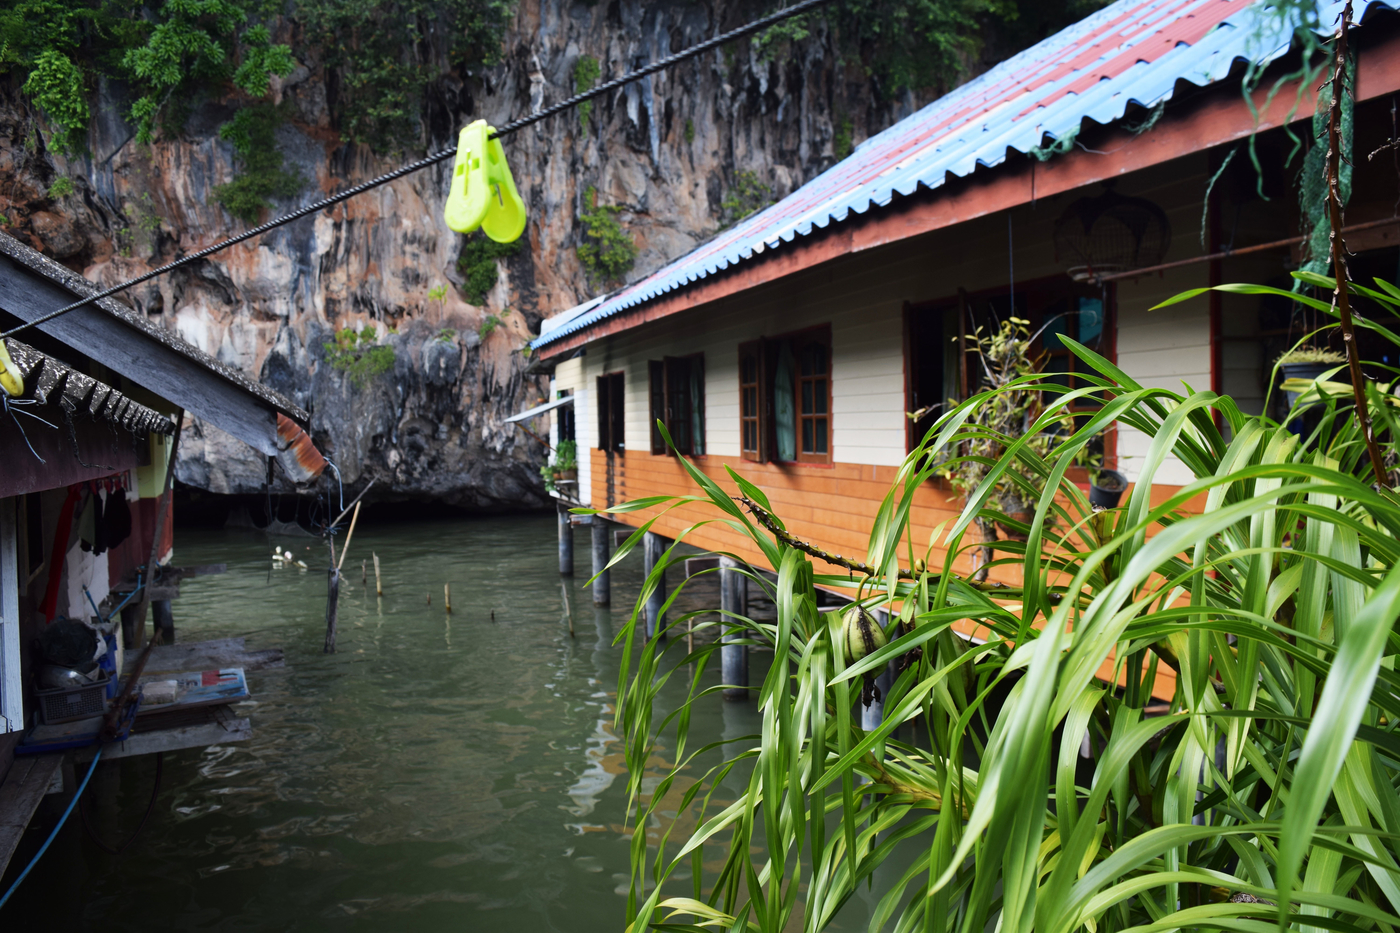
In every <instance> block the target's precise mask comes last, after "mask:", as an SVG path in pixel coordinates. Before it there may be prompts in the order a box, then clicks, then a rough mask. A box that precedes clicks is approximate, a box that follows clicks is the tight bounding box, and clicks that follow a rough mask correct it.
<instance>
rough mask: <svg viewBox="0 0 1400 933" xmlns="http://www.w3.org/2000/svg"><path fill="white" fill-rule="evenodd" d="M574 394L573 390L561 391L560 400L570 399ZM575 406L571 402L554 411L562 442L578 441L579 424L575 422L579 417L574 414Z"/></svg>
mask: <svg viewBox="0 0 1400 933" xmlns="http://www.w3.org/2000/svg"><path fill="white" fill-rule="evenodd" d="M573 394H574V390H573V389H560V390H559V397H560V398H568V397H569V396H571V395H573ZM574 404H575V403H573V402H570V403H569V404H567V405H560V406H559V407H558V408H556V409H554V413H555V415H557V419H556V420H557V422H558V425H559V440H560V441H574V440H577V439H578V429H577V427H576V425H577V422H576V420H575V419H576V417H577V415H576V413H575V412H574Z"/></svg>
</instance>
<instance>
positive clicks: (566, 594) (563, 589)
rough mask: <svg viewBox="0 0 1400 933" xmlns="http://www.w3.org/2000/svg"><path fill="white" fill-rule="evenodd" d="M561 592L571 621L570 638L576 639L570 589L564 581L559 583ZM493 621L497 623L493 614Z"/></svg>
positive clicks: (566, 614)
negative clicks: (570, 604)
mask: <svg viewBox="0 0 1400 933" xmlns="http://www.w3.org/2000/svg"><path fill="white" fill-rule="evenodd" d="M559 592H561V593H563V594H564V615H565V617H566V618H567V619H568V620H569V637H570V638H573V637H574V610H573V609H572V608H570V606H569V588H568V587H567V586H565V585H564V581H563V580H560V581H559ZM491 621H492V622H494V621H496V614H495V613H494V612H493V613H491Z"/></svg>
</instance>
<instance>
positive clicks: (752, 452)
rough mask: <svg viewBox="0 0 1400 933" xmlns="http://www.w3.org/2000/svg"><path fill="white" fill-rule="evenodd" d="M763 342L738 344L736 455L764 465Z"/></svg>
mask: <svg viewBox="0 0 1400 933" xmlns="http://www.w3.org/2000/svg"><path fill="white" fill-rule="evenodd" d="M764 369H765V367H764V365H763V341H762V340H753V341H750V342H749V343H742V344H740V345H739V452H740V455H741V456H742V457H743V458H744V459H745V460H754V461H757V462H760V463H761V462H763V461H764V460H766V459H767V457H766V456H765V450H764V448H765V447H766V446H767V445H766V444H765V443H764V439H765V434H766V431H767V429H768V419H767V417H766V413H765V411H764V405H765V399H766V397H767V393H765V392H764V391H763V371H764Z"/></svg>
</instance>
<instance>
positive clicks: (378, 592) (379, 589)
mask: <svg viewBox="0 0 1400 933" xmlns="http://www.w3.org/2000/svg"><path fill="white" fill-rule="evenodd" d="M373 557H374V595H375V596H383V595H384V585H383V584H382V583H380V582H379V555H378V554H375V555H373Z"/></svg>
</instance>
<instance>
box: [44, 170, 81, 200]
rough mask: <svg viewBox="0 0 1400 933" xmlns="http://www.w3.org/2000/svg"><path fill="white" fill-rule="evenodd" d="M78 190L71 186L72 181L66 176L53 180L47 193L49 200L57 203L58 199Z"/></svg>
mask: <svg viewBox="0 0 1400 933" xmlns="http://www.w3.org/2000/svg"><path fill="white" fill-rule="evenodd" d="M77 190H78V189H77V188H76V187H74V185H73V179H71V178H69V177H68V176H66V175H60V176H59V177H58V178H55V179H54V181H53V184H51V185H49V190H48V192H47V194H48V197H49V200H51V201H57V200H58V199H59V198H66V197H68V195H70V194H72V193H73V192H74V191H77Z"/></svg>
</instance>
